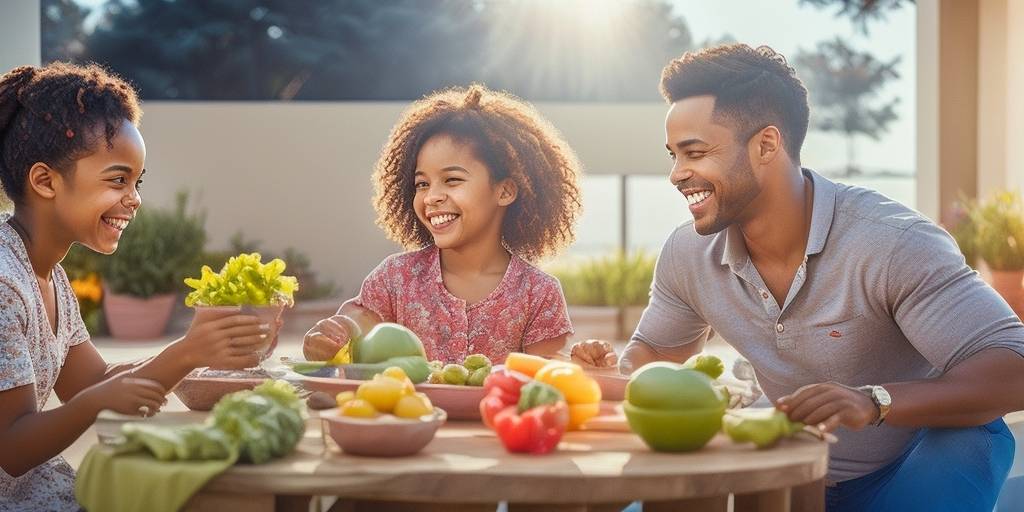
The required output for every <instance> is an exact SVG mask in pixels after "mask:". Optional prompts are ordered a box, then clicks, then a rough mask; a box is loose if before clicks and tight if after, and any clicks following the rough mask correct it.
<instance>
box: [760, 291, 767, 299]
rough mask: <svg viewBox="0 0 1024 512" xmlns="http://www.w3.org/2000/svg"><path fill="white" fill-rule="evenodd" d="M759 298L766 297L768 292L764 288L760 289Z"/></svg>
mask: <svg viewBox="0 0 1024 512" xmlns="http://www.w3.org/2000/svg"><path fill="white" fill-rule="evenodd" d="M761 298H762V299H767V298H768V292H766V291H764V290H761Z"/></svg>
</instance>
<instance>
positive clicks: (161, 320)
mask: <svg viewBox="0 0 1024 512" xmlns="http://www.w3.org/2000/svg"><path fill="white" fill-rule="evenodd" d="M177 297H178V295H177V294H174V293H169V294H166V295H154V296H152V297H150V298H148V299H140V298H138V297H132V296H130V295H118V294H115V293H111V292H110V290H106V289H105V290H104V298H103V314H104V315H106V317H107V327H109V328H110V334H111V336H113V337H115V338H117V339H121V340H151V339H154V338H159V337H161V336H163V334H164V331H165V330H166V329H167V322H168V320H170V318H171V311H172V310H173V309H174V302H175V300H176V299H177Z"/></svg>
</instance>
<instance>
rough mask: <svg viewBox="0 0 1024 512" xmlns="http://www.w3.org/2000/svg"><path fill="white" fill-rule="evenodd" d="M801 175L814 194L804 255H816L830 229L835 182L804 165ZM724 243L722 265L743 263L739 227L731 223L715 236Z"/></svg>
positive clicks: (744, 253) (743, 247) (743, 245)
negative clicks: (807, 179) (805, 177)
mask: <svg viewBox="0 0 1024 512" xmlns="http://www.w3.org/2000/svg"><path fill="white" fill-rule="evenodd" d="M801 170H802V172H803V174H804V176H807V177H808V178H810V179H811V186H812V187H813V190H814V197H813V198H812V200H811V229H810V232H809V233H808V237H807V250H806V253H805V254H806V255H807V256H811V255H814V254H819V253H820V252H821V251H822V250H824V249H825V241H826V240H828V234H829V232H830V231H831V230H832V220H833V218H834V217H835V210H836V184H835V183H834V182H832V181H830V180H828V179H827V178H825V177H824V176H822V175H820V174H818V173H816V172H814V171H812V170H810V169H807V168H803V169H801ZM715 236H716V237H718V239H719V241H720V242H721V243H724V244H725V249H724V250H723V251H722V265H729V266H730V267H734V266H735V265H736V264H745V263H746V261H747V259H749V257H750V255H749V253H748V252H747V244H746V243H744V241H743V233H741V232H740V228H739V226H736V225H732V226H729V227H728V228H726V229H725V230H723V231H722V232H721V233H719V234H717V235H715Z"/></svg>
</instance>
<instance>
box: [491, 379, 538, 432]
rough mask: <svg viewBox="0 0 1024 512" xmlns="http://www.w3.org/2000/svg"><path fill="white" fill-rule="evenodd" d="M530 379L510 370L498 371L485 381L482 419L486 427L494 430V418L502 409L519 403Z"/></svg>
mask: <svg viewBox="0 0 1024 512" xmlns="http://www.w3.org/2000/svg"><path fill="white" fill-rule="evenodd" d="M528 382H530V378H529V377H527V376H526V375H523V374H522V373H519V372H517V371H513V370H509V369H501V370H497V371H495V372H493V373H491V374H490V375H488V376H487V380H485V381H484V398H483V400H480V417H481V418H483V420H484V425H487V426H488V427H490V428H494V423H493V420H494V416H495V415H496V414H498V412H499V411H501V410H502V409H504V408H506V407H508V406H510V405H516V404H518V403H519V391H520V390H521V389H522V388H523V386H524V385H526V383H528Z"/></svg>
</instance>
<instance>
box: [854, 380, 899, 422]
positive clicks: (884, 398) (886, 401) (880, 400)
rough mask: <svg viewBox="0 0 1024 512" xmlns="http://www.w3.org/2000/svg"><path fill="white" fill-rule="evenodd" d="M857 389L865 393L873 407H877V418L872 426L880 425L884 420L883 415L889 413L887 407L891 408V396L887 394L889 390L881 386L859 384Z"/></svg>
mask: <svg viewBox="0 0 1024 512" xmlns="http://www.w3.org/2000/svg"><path fill="white" fill-rule="evenodd" d="M857 391H860V392H861V393H864V394H865V395H867V396H868V398H870V399H871V401H872V402H874V403H875V407H878V419H877V420H875V422H874V423H872V424H871V425H872V426H874V427H877V426H879V425H881V424H882V422H883V421H885V416H886V415H887V414H889V409H891V408H892V397H891V396H889V392H888V391H886V390H885V388H883V387H882V386H861V387H859V388H857Z"/></svg>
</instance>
